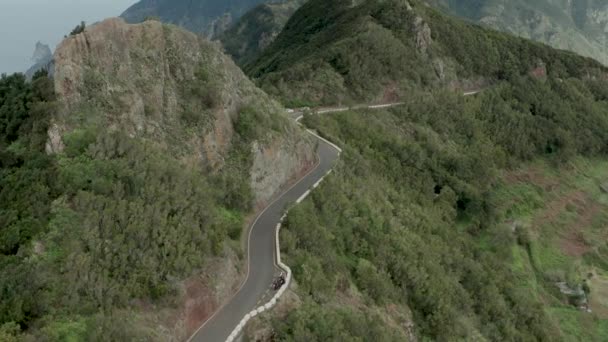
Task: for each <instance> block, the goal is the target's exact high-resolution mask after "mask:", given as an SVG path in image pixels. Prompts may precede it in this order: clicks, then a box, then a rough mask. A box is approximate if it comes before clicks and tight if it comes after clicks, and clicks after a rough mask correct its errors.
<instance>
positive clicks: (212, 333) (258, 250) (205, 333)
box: [189, 138, 339, 342]
mask: <svg viewBox="0 0 608 342" xmlns="http://www.w3.org/2000/svg"><path fill="white" fill-rule="evenodd" d="M317 141H318V147H317V155H318V158H319V162H318V164H317V166H316V167H315V168H314V169H313V170H312V171H310V172H309V173H308V174H307V175H306V176H304V177H303V178H302V179H300V181H299V182H298V183H296V184H295V185H294V186H292V187H291V188H290V189H289V190H287V191H286V192H285V193H283V194H282V195H281V196H279V197H278V199H277V200H276V201H274V202H273V203H272V204H271V205H270V206H268V207H267V208H266V209H265V210H264V211H263V212H262V213H261V214H260V215H259V216H258V218H257V219H256V221H255V222H254V224H253V226H252V227H251V229H250V232H249V246H248V253H249V258H248V259H249V266H248V273H247V278H246V280H245V283H244V284H243V285H242V287H241V288H240V289H239V291H238V292H237V294H236V295H235V296H234V297H232V298H231V299H230V301H229V302H228V304H226V305H225V306H223V307H222V308H221V309H219V311H217V312H216V314H215V315H214V316H212V317H211V318H210V319H209V320H208V321H207V322H206V323H205V324H203V326H201V327H200V328H199V329H198V331H197V332H196V333H195V334H194V335H193V336H192V337H191V338H190V340H189V341H192V342H223V341H225V340H226V339H227V338H228V336H229V335H230V333H231V332H232V330H233V329H234V327H235V326H237V325H238V324H239V322H240V321H241V319H242V318H243V316H245V315H246V314H247V313H249V312H250V311H251V310H252V309H254V308H255V307H257V306H259V305H260V304H264V303H258V301H259V300H260V299H261V298H262V297H263V296H264V294H265V293H266V292H267V291H268V290H269V289H270V284H271V283H272V280H273V278H274V277H275V272H276V271H277V267H276V256H275V250H276V249H275V236H276V235H275V229H276V227H277V224H278V223H279V222H280V221H281V217H282V216H283V214H284V213H285V210H286V209H287V207H288V206H289V205H291V204H293V203H295V202H296V201H297V200H298V199H299V198H300V196H302V195H303V194H304V193H305V192H306V191H308V190H309V189H310V188H312V187H313V185H314V184H315V183H316V182H317V181H319V180H320V179H321V178H323V176H325V175H326V174H327V172H329V171H330V170H331V169H332V167H333V166H334V164H335V162H336V160H337V159H338V156H339V152H338V150H336V149H335V148H334V147H332V146H331V145H330V144H328V143H327V142H325V141H323V140H320V139H318V138H317Z"/></svg>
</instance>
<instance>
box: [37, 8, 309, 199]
mask: <svg viewBox="0 0 608 342" xmlns="http://www.w3.org/2000/svg"><path fill="white" fill-rule="evenodd" d="M55 63H56V66H55V88H56V91H57V93H58V95H59V98H60V99H61V110H60V114H58V115H57V117H56V118H55V119H54V120H53V122H52V125H51V128H50V130H49V140H48V143H47V152H49V153H53V152H60V151H62V150H63V149H64V142H63V138H64V136H65V135H66V134H67V133H69V132H71V131H73V130H75V129H79V128H83V127H102V128H103V129H107V130H109V131H117V130H120V131H123V132H126V133H127V134H128V135H129V136H131V137H137V138H141V139H144V140H146V141H149V142H152V143H153V144H155V145H158V146H159V147H161V148H162V149H163V150H166V151H167V152H168V153H170V154H171V155H173V156H175V157H177V158H178V159H179V160H181V161H182V162H183V163H185V164H187V165H195V166H199V165H200V167H202V168H205V169H210V170H211V171H212V172H226V170H224V167H225V164H226V163H225V160H226V158H227V156H228V154H229V153H230V151H231V149H232V147H233V139H234V136H235V124H238V122H239V118H240V117H241V113H242V112H243V111H247V110H248V111H255V112H256V113H259V114H258V115H260V116H261V117H262V118H263V120H258V121H260V122H258V124H259V125H268V127H261V130H260V131H261V132H263V134H259V135H257V136H255V137H253V139H252V141H251V151H252V154H253V155H252V157H253V166H252V170H251V172H250V174H251V185H252V188H253V189H254V191H255V201H256V202H264V201H267V200H268V199H270V197H272V195H273V194H275V193H276V192H277V191H278V190H279V189H280V188H281V186H283V185H284V184H285V183H287V182H288V181H289V180H290V179H291V178H292V177H293V176H294V175H295V174H297V173H298V172H300V171H302V170H303V169H306V168H307V167H309V166H310V165H311V164H312V163H313V162H314V153H313V148H312V145H311V143H310V142H309V141H308V140H307V139H306V138H305V137H304V135H303V134H302V133H301V131H300V129H299V128H298V127H296V125H295V124H294V123H292V122H291V121H290V120H288V119H287V117H286V116H285V114H284V110H283V109H282V108H281V107H280V106H279V105H278V104H277V103H275V102H274V101H272V100H270V99H269V98H268V97H267V95H266V94H264V93H263V92H262V91H261V90H259V89H258V88H256V87H255V86H254V85H253V84H252V83H251V82H250V81H249V80H248V79H247V78H246V77H245V76H244V75H243V73H242V72H241V71H240V69H239V68H238V67H237V66H236V65H235V64H234V63H233V62H232V61H231V60H230V58H229V57H227V56H225V55H223V54H222V53H221V52H220V49H219V48H218V46H217V44H214V43H210V42H208V41H206V40H204V39H201V38H199V37H197V36H196V35H195V34H193V33H190V32H186V31H184V30H181V29H178V28H177V27H173V26H166V25H163V24H161V23H160V22H158V21H146V22H144V23H142V24H138V25H129V24H126V23H125V22H124V20H122V19H108V20H105V21H103V22H101V23H99V24H97V25H95V26H92V27H90V28H87V29H86V30H85V32H84V33H82V34H79V35H76V36H73V37H69V38H67V39H66V40H65V41H64V42H63V43H62V44H61V45H60V46H59V47H58V48H57V51H56V53H55ZM276 165H281V166H282V169H281V170H277V169H276V167H275V166H276Z"/></svg>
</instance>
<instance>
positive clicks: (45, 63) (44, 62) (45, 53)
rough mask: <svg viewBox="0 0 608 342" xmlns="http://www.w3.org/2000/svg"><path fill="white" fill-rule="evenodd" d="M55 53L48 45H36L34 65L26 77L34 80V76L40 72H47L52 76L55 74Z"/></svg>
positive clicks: (33, 58)
mask: <svg viewBox="0 0 608 342" xmlns="http://www.w3.org/2000/svg"><path fill="white" fill-rule="evenodd" d="M52 61H53V53H52V52H51V48H49V46H48V45H46V44H42V43H41V42H37V43H36V48H35V49H34V54H33V55H32V63H33V65H32V66H31V67H30V68H29V69H28V70H27V71H26V72H25V76H26V77H27V78H28V79H30V80H31V79H32V77H33V76H34V74H35V73H36V72H38V71H39V70H43V69H44V70H47V71H49V73H51V74H52V72H53V70H52V69H53V63H52Z"/></svg>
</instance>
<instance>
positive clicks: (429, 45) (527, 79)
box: [248, 0, 608, 341]
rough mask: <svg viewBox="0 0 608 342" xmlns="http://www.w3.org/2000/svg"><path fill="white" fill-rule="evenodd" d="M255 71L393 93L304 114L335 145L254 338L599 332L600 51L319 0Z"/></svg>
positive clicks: (319, 93)
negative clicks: (282, 293) (588, 52)
mask: <svg viewBox="0 0 608 342" xmlns="http://www.w3.org/2000/svg"><path fill="white" fill-rule="evenodd" d="M248 72H249V73H250V74H251V75H254V76H255V77H257V81H258V82H259V84H261V85H262V86H263V87H264V88H265V89H267V90H268V91H269V92H271V93H273V94H275V95H276V96H278V97H280V98H281V99H282V100H283V101H284V102H286V103H291V104H294V105H304V104H336V103H339V102H340V101H343V102H364V101H378V102H382V101H400V102H402V105H400V106H397V107H393V108H389V109H382V110H376V111H372V110H345V111H341V112H339V113H324V114H318V115H315V114H314V113H311V115H305V116H304V120H303V122H304V124H306V125H307V126H309V127H311V128H313V129H316V130H317V131H319V133H320V134H321V135H322V136H324V137H327V138H328V139H329V140H331V141H332V142H334V143H336V144H337V145H339V146H341V147H342V148H343V149H344V153H343V154H342V156H341V162H340V163H339V165H338V166H337V167H336V170H335V172H334V173H332V176H330V177H328V178H327V180H326V182H324V183H323V184H321V185H320V187H319V188H317V189H316V190H315V191H314V192H313V193H312V194H311V197H309V198H308V199H306V200H305V201H304V202H302V204H301V205H299V206H297V207H295V208H294V209H293V210H291V211H290V212H289V214H288V215H287V218H286V220H285V222H284V227H283V230H282V231H281V234H282V235H281V246H282V248H283V253H284V254H283V256H284V260H285V263H286V264H288V265H289V266H290V267H291V269H292V270H293V275H294V279H295V282H296V283H297V287H295V286H294V287H293V288H292V289H291V292H290V293H288V295H287V296H286V299H285V301H284V303H282V307H279V308H277V310H276V311H275V312H273V313H271V314H269V315H266V316H262V317H260V318H259V319H258V321H257V325H256V324H254V325H252V327H250V332H249V334H250V336H251V338H252V339H255V340H265V339H264V338H266V340H273V339H278V340H289V341H291V340H293V341H300V340H301V341H326V340H327V341H331V340H341V339H344V340H357V339H360V340H381V341H403V340H411V341H426V340H429V341H454V340H455V341H535V340H537V341H558V340H566V341H570V340H572V341H576V340H590V341H601V340H604V339H605V338H606V336H608V316H607V315H606V312H608V311H607V309H608V306H607V305H606V298H607V296H606V291H605V289H606V285H605V284H606V274H608V267H607V265H608V263H607V260H608V258H607V254H606V250H607V249H606V248H607V245H606V240H605V239H603V238H599V237H600V236H606V234H607V230H606V227H607V225H606V222H607V221H606V220H607V218H606V217H607V216H606V215H605V213H603V212H602V210H603V209H605V207H606V203H608V202H606V200H607V196H606V194H605V193H602V190H601V188H602V187H600V185H601V184H602V183H605V179H606V176H605V173H603V174H602V173H600V172H599V170H601V169H602V167H605V163H606V160H607V158H608V149H607V146H608V145H607V142H608V134H607V132H608V102H607V101H608V90H607V89H608V72H607V69H606V68H605V67H603V66H602V65H601V64H600V63H598V62H596V61H594V60H592V59H589V58H585V57H581V56H578V55H575V54H574V53H571V52H567V51H558V50H555V49H553V48H551V47H549V46H546V45H543V44H540V43H536V42H532V41H528V40H524V39H521V38H517V37H514V36H511V35H508V34H504V33H500V32H496V31H493V30H489V29H485V28H482V27H479V26H476V25H473V24H470V23H467V22H464V21H462V20H459V19H455V18H451V17H448V16H446V15H444V14H442V13H440V12H438V11H437V10H435V9H433V8H430V7H428V6H427V5H426V4H425V3H423V2H420V1H411V2H409V3H408V2H405V1H402V0H384V1H363V2H352V1H333V2H327V1H322V0H311V1H309V2H307V3H306V4H304V5H303V6H302V7H301V8H300V9H299V10H298V11H297V12H296V13H295V14H294V15H293V17H292V18H291V19H290V21H289V22H288V23H287V25H286V27H285V29H284V30H283V32H282V33H281V34H280V35H279V37H278V38H277V39H276V40H275V42H274V43H272V44H271V45H270V46H269V48H268V49H267V50H266V52H264V53H263V54H262V57H261V58H260V59H258V60H257V61H256V63H254V64H253V65H252V66H251V67H250V68H249V69H248ZM480 86H481V90H482V91H481V92H480V93H478V94H477V95H475V96H468V97H463V96H462V90H463V89H466V88H469V87H470V88H472V87H480ZM530 165H546V166H545V167H541V168H535V169H534V170H532V171H527V170H526V169H528V168H529V166H530ZM557 170H559V171H557ZM573 179H576V181H573ZM579 182H580V183H579ZM603 187H604V188H605V187H606V186H605V184H604V185H603ZM583 189H584V190H583ZM604 191H605V190H604ZM545 200H546V201H547V202H545ZM587 204H588V205H589V206H590V207H589V208H586V207H587ZM587 294H590V298H591V299H590V303H591V304H590V305H591V307H590V309H591V312H587V311H585V310H581V308H583V309H584V308H585V306H584V301H583V298H586V297H584V296H587ZM602 303H603V304H602ZM264 325H271V328H270V329H265V328H263V326H264Z"/></svg>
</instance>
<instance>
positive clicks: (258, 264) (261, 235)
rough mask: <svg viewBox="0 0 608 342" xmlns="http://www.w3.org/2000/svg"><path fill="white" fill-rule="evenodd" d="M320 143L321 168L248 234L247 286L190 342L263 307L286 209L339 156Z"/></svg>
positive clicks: (215, 337)
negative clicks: (278, 235) (278, 234)
mask: <svg viewBox="0 0 608 342" xmlns="http://www.w3.org/2000/svg"><path fill="white" fill-rule="evenodd" d="M477 93H478V91H475V92H468V93H465V94H464V96H470V95H475V94H477ZM402 104H403V103H402V102H395V103H387V104H379V105H359V106H353V107H335V108H323V109H316V110H313V112H314V113H316V114H326V113H335V112H343V111H347V110H352V109H382V108H389V107H396V106H400V105H402ZM291 115H292V117H293V118H294V119H295V120H296V121H298V120H299V119H301V118H302V114H301V113H300V112H297V111H296V112H294V111H292V112H291ZM308 132H309V133H310V134H311V135H312V136H313V137H314V139H315V140H316V141H317V142H318V146H317V156H318V158H319V162H318V164H317V165H316V166H315V168H314V169H313V170H311V171H310V172H309V173H308V174H306V175H305V176H304V177H302V178H301V179H300V180H299V181H298V182H297V183H296V184H295V185H293V186H292V187H291V188H289V189H288V190H287V191H285V192H284V193H283V194H282V195H280V196H279V197H278V198H277V199H276V200H275V201H274V202H272V203H271V204H270V205H269V206H268V207H266V209H265V210H264V211H262V212H261V213H260V214H259V215H258V217H257V218H256V220H255V221H254V223H253V225H252V226H251V228H250V230H249V237H248V248H247V251H248V258H247V259H248V268H247V270H248V271H247V277H246V279H245V282H244V283H243V284H242V286H241V288H240V289H239V290H238V291H237V293H236V294H235V295H234V296H233V297H232V298H231V299H230V300H229V301H228V303H227V304H226V305H224V306H223V307H221V308H220V309H219V310H218V311H216V313H215V314H214V315H213V316H211V318H209V319H208V320H207V321H206V322H205V323H204V324H203V325H202V326H201V327H200V328H199V329H198V330H197V331H196V332H195V333H194V334H193V335H192V337H190V339H188V342H224V341H226V340H227V338H228V337H229V336H230V334H231V333H232V331H233V330H234V328H235V327H236V326H237V325H239V323H240V322H241V320H242V319H243V317H244V316H245V315H247V314H248V313H250V312H251V310H253V309H255V308H257V307H259V306H260V305H263V304H265V303H261V302H260V301H261V299H262V298H263V297H264V296H265V295H266V294H268V293H269V291H270V284H271V283H272V281H273V278H274V277H275V272H276V271H277V263H276V260H277V259H276V255H275V254H276V252H275V251H276V248H275V247H276V243H277V241H276V234H275V233H276V232H275V229H276V228H277V224H279V223H280V222H281V217H282V216H283V214H284V213H285V210H286V209H287V207H288V206H289V205H291V204H293V203H295V202H296V201H297V200H298V199H299V198H300V197H302V195H304V194H305V193H307V192H308V191H309V190H310V189H311V188H313V186H314V185H315V184H316V183H318V182H319V181H320V180H321V179H322V178H323V177H324V176H325V175H327V173H328V172H329V171H330V170H331V169H332V168H333V166H334V164H335V162H336V161H337V159H338V157H339V156H340V151H339V149H337V148H336V147H335V145H333V144H331V143H329V142H328V141H326V140H325V139H322V138H320V137H319V136H317V135H316V134H314V133H313V132H312V131H308Z"/></svg>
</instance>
